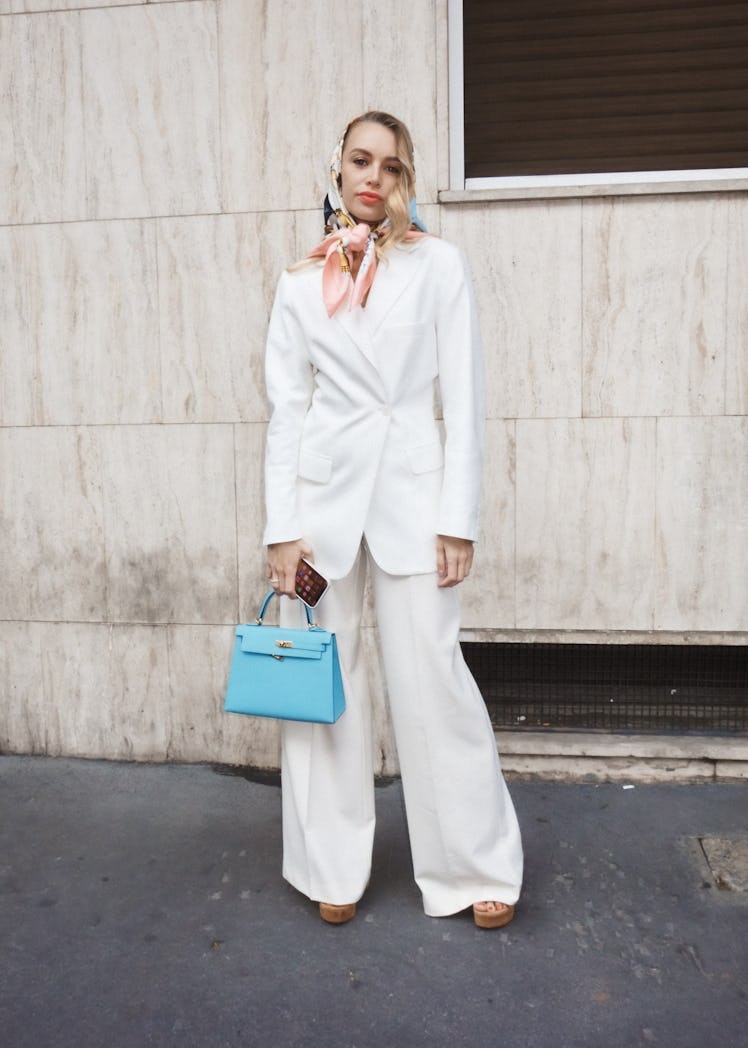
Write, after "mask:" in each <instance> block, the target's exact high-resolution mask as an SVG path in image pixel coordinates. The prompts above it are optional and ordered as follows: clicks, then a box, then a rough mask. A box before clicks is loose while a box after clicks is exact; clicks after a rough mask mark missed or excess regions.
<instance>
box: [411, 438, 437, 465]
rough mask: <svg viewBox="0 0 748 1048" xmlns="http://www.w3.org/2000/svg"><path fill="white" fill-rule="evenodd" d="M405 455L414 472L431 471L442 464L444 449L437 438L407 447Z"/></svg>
mask: <svg viewBox="0 0 748 1048" xmlns="http://www.w3.org/2000/svg"><path fill="white" fill-rule="evenodd" d="M407 455H408V461H409V462H410V468H411V469H412V471H413V472H414V473H431V472H433V471H434V470H436V469H441V468H442V466H443V465H444V449H443V448H442V445H441V441H439V440H434V441H432V442H431V443H430V444H419V445H418V446H417V447H414V448H408V451H407Z"/></svg>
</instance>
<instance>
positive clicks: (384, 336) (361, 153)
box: [264, 112, 522, 927]
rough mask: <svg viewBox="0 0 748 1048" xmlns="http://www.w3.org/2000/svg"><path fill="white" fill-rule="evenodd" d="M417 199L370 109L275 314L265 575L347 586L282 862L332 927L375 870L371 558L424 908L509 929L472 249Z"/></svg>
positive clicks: (511, 887)
mask: <svg viewBox="0 0 748 1048" xmlns="http://www.w3.org/2000/svg"><path fill="white" fill-rule="evenodd" d="M414 198H415V175H414V167H413V147H412V142H411V139H410V135H409V133H408V131H407V129H406V128H405V126H404V125H403V124H402V123H401V122H400V121H398V120H396V119H395V118H394V117H392V116H389V115H388V114H386V113H380V112H370V113H365V114H364V115H363V116H360V117H357V118H356V119H355V120H353V121H352V122H351V123H350V124H349V125H348V127H347V128H346V131H345V133H344V135H343V137H342V139H341V141H340V142H339V144H338V147H337V149H336V151H335V153H334V154H333V158H332V165H331V184H330V189H329V193H328V198H327V200H326V201H325V217H326V219H327V230H328V236H327V237H326V238H325V240H324V241H323V242H322V244H320V245H319V247H317V248H316V249H315V250H314V251H313V252H312V253H311V256H310V257H311V258H312V259H315V260H316V259H321V260H322V262H321V264H320V262H317V261H310V262H307V263H305V264H301V265H300V266H295V267H292V269H291V270H290V271H288V272H286V273H284V274H283V276H282V277H281V280H280V283H279V285H278V291H277V295H276V300H275V304H274V307H273V312H272V317H271V321H270V328H269V333H268V342H267V357H266V382H267V390H268V396H269V399H270V403H271V406H272V415H271V420H270V425H269V427H268V439H267V452H266V463H265V489H266V507H267V526H266V530H265V536H264V541H265V543H266V544H267V577H268V579H269V581H270V583H271V585H272V586H273V588H274V589H275V590H276V592H277V593H280V594H284V595H286V596H288V597H292V598H293V597H294V596H295V594H294V582H295V573H296V565H297V562H298V559H299V557H300V556H302V555H303V556H305V557H306V558H307V559H310V560H313V561H314V563H315V566H316V567H317V569H318V570H319V571H320V572H321V573H322V574H323V575H325V576H326V577H327V578H328V579H329V580H331V582H330V586H329V589H328V591H327V593H326V594H325V596H324V598H323V600H322V602H321V603H320V604H319V606H318V608H317V609H316V614H315V618H316V620H317V621H318V622H319V624H320V625H322V626H324V628H325V629H328V630H332V631H334V632H335V633H336V634H337V641H338V650H339V654H340V661H341V669H342V674H343V683H344V687H345V694H346V711H345V713H344V714H343V716H342V717H341V718H340V720H339V721H338V722H337V723H336V724H334V725H332V726H322V725H317V724H315V725H311V724H302V723H296V722H286V723H284V725H283V737H282V781H283V793H282V796H283V844H284V849H283V874H284V877H285V878H286V879H287V880H288V881H289V882H290V883H291V884H292V885H294V886H295V887H296V888H297V889H298V890H299V891H301V892H303V893H304V894H305V895H307V896H308V897H309V898H310V899H313V900H315V901H317V902H319V904H320V907H319V908H320V915H321V916H322V918H323V919H324V920H326V921H330V922H332V923H342V922H344V921H347V920H350V919H351V918H352V917H353V916H354V915H355V912H356V902H357V901H358V899H360V898H361V896H362V895H363V893H364V891H365V889H366V886H367V884H368V881H369V875H370V870H371V855H372V845H373V835H374V789H373V767H372V745H371V713H370V702H369V696H368V692H367V679H366V667H365V660H364V655H363V652H362V649H361V640H360V630H359V627H360V622H361V613H362V604H363V593H364V582H365V577H366V573H367V570H368V572H369V574H370V577H371V584H372V591H373V595H374V600H375V605H376V611H377V621H378V627H379V636H380V642H381V652H382V661H383V665H384V671H385V679H386V683H387V690H388V695H389V701H390V709H391V714H392V722H393V727H394V731H395V737H396V742H397V749H398V755H399V762H400V770H401V775H402V783H403V792H404V797H405V806H406V813H407V819H408V831H409V835H410V842H411V850H412V854H413V866H414V875H415V879H416V882H417V884H418V885H419V887H420V889H421V892H422V896H423V905H424V910H425V912H426V913H427V914H428V915H429V916H447V915H449V914H453V913H457V912H459V911H461V910H464V909H467V908H469V907H471V906H472V907H473V914H474V919H475V922H476V924H478V925H479V926H480V927H500V926H502V925H504V924H507V923H508V922H509V921H510V920H511V919H512V917H513V916H514V904H515V902H516V900H517V898H518V895H519V890H520V884H521V878H522V846H521V841H520V834H519V827H518V824H517V819H516V815H515V812H514V808H513V806H512V802H511V799H510V797H509V793H508V790H507V788H506V785H505V783H504V780H503V778H502V776H501V771H500V768H499V763H498V758H497V755H496V746H495V741H494V736H493V731H492V728H491V724H490V721H489V719H488V715H487V713H486V709H485V705H484V703H483V700H482V698H481V695H480V693H479V692H478V689H477V687H476V685H475V682H474V681H473V678H472V677H471V675H470V673H469V671H468V669H467V667H466V666H465V663H464V661H463V659H462V654H461V651H460V648H459V644H458V630H459V610H458V601H457V596H456V593H455V589H454V587H455V586H457V585H458V584H459V583H460V582H462V581H463V579H464V578H465V577H466V576H467V575H468V573H469V571H470V567H471V565H472V561H473V540H474V539H475V537H476V534H477V527H478V502H479V489H480V477H481V460H482V438H483V428H484V404H483V374H482V362H481V357H480V350H479V343H478V329H477V322H476V316H475V308H474V303H473V297H472V291H471V287H470V282H469V277H468V274H467V270H466V266H465V263H464V260H463V257H462V255H461V253H460V252H459V251H458V250H457V249H456V248H454V247H453V246H451V245H449V244H447V243H445V242H444V241H442V240H440V239H438V238H436V237H431V236H426V235H424V233H422V232H420V231H419V230H420V229H422V228H423V227H422V226H421V225H420V221H419V220H418V218H417V215H416V214H415V200H414ZM411 202H412V203H411ZM411 209H412V210H413V214H412V215H411ZM435 385H436V386H437V387H438V391H439V395H440V398H441V403H442V408H443V418H444V433H445V437H444V440H443V441H442V439H441V435H440V429H439V427H438V424H437V422H436V421H435V419H434V388H435ZM282 604H283V605H284V607H283V608H282V612H281V614H282V619H283V622H284V624H297V622H296V621H294V620H295V617H296V612H297V610H299V609H298V606H293V605H290V604H288V603H287V602H282ZM289 615H290V616H291V618H289Z"/></svg>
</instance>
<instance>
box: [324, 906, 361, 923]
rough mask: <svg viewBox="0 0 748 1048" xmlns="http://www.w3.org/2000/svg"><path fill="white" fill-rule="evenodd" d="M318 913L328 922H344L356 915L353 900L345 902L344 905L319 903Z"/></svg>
mask: <svg viewBox="0 0 748 1048" xmlns="http://www.w3.org/2000/svg"><path fill="white" fill-rule="evenodd" d="M319 915H320V917H321V918H322V920H323V921H327V923H328V924H345V922H346V921H350V920H352V919H353V918H354V917H355V916H356V904H355V902H349V903H346V904H345V905H344V906H333V904H332V903H330V902H321V903H320V904H319Z"/></svg>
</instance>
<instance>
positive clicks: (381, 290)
mask: <svg viewBox="0 0 748 1048" xmlns="http://www.w3.org/2000/svg"><path fill="white" fill-rule="evenodd" d="M418 270H419V259H418V257H417V252H415V251H414V250H413V249H412V248H411V247H410V245H408V246H407V247H396V248H395V249H394V251H392V252H391V253H390V254H387V255H385V257H384V259H382V260H381V261H380V262H379V264H378V266H377V273H376V276H375V277H374V283H373V284H372V286H371V290H370V291H369V296H368V298H367V300H366V306H365V307H364V308H363V309H354V310H351V311H350V312H349V311H348V310H347V309H345V307H344V308H342V309H340V310H338V312H337V313H336V314H335V319H336V320H337V322H338V323H339V324H340V326H341V327H342V328H343V329H344V330H345V332H346V334H347V335H348V336H349V338H351V339H352V340H353V342H355V344H356V346H358V348H359V349H360V350H361V352H362V353H363V355H364V356H365V357H366V359H367V360H368V361H369V363H370V364H371V365H373V367H375V368H376V369H377V371H378V370H379V366H378V362H377V355H376V349H375V336H376V333H377V331H378V330H379V328H380V327H381V326H382V324H383V323H384V320H385V319H386V317H387V314H388V313H389V312H390V311H391V310H392V308H393V306H394V305H395V303H396V302H397V301H398V299H399V298H400V296H401V295H402V294H403V292H404V291H405V289H406V288H407V287H408V285H409V284H410V283H411V281H412V280H413V279H414V277H415V275H416V273H417V272H418Z"/></svg>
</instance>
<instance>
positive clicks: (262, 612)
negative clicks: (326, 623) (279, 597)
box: [255, 590, 314, 626]
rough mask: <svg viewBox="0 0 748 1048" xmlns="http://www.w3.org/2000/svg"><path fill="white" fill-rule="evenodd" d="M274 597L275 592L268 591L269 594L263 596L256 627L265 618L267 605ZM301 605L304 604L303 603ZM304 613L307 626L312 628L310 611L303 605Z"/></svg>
mask: <svg viewBox="0 0 748 1048" xmlns="http://www.w3.org/2000/svg"><path fill="white" fill-rule="evenodd" d="M275 596H276V593H275V590H269V592H268V593H266V594H265V597H264V599H263V601H262V604H261V605H260V611H259V614H258V615H257V618H256V619H255V622H256V623H257V625H258V626H261V625H262V620H263V619H264V618H265V612H266V611H267V608H268V604H269V603H270V601H271V600H272V598H273V597H275ZM301 603H302V604H304V602H303V601H302V602H301ZM304 611H305V612H306V621H307V624H308V625H309V626H313V625H314V622H313V620H312V609H311V608H308V607H307V606H306V604H304Z"/></svg>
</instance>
